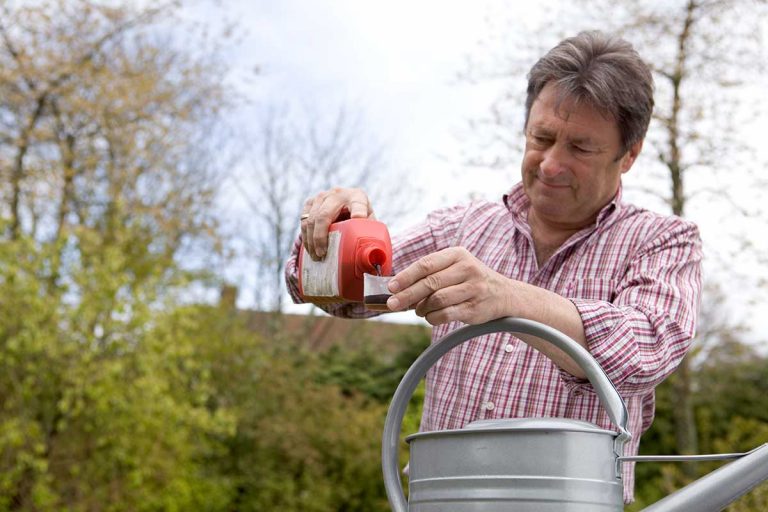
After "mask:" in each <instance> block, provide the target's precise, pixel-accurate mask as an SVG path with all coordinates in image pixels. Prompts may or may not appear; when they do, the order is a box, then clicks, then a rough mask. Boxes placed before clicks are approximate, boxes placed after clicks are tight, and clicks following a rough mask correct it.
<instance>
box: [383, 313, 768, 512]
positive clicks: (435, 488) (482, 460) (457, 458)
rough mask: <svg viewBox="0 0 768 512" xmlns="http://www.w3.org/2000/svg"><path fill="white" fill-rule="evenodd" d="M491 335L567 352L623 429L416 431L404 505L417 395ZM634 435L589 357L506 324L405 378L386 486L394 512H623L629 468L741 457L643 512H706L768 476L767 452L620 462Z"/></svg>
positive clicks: (543, 329)
mask: <svg viewBox="0 0 768 512" xmlns="http://www.w3.org/2000/svg"><path fill="white" fill-rule="evenodd" d="M493 332H510V333H515V334H529V335H533V336H536V337H538V338H540V339H543V340H545V341H547V342H549V343H551V344H553V345H555V346H556V347H558V348H560V349H561V350H563V351H564V352H565V353H566V354H568V355H569V356H570V357H571V358H572V359H573V360H574V361H575V362H576V363H577V364H578V365H579V366H580V367H581V368H582V369H583V370H584V372H585V373H586V375H587V378H588V380H589V381H590V383H591V384H592V386H593V387H594V389H595V391H596V393H597V394H598V396H599V398H600V402H601V404H602V405H603V407H604V408H605V409H606V412H607V413H608V416H609V417H610V419H611V421H612V422H613V423H614V425H615V426H616V427H617V432H614V431H612V430H605V429H601V428H599V427H597V426H596V425H593V424H591V423H587V422H584V421H578V420H571V419H566V418H520V419H506V420H481V421H476V422H473V423H470V424H469V425H467V426H466V427H465V428H463V429H458V430H442V431H435V432H422V433H418V434H414V435H411V436H409V437H408V438H407V441H408V442H409V444H410V459H409V460H410V462H409V500H408V501H406V498H405V496H404V494H403V492H402V488H401V483H400V475H399V468H398V446H399V440H400V430H401V426H402V420H403V416H404V415H405V410H406V408H407V405H408V402H409V401H410V398H411V396H412V395H413V392H414V390H415V389H416V387H417V386H418V384H419V382H420V381H421V379H422V378H423V377H424V375H425V374H426V373H427V371H428V370H429V369H430V368H431V367H432V366H433V365H434V364H435V363H436V362H437V361H438V360H439V359H440V358H441V357H442V356H443V355H444V354H445V353H447V352H448V351H449V350H451V349H452V348H454V347H456V346H457V345H459V344H461V343H464V342H465V341H468V340H470V339H472V338H475V337H477V336H481V335H484V334H489V333H493ZM629 438H630V435H629V432H628V431H627V410H626V406H625V404H624V401H623V400H622V398H621V396H620V395H619V394H618V392H617V391H616V389H615V388H614V386H613V384H612V383H611V381H610V380H609V379H608V377H607V376H606V375H605V373H604V372H603V370H602V368H600V366H599V365H598V364H597V362H596V361H595V360H594V359H593V358H592V356H591V355H590V354H589V352H588V351H587V350H585V349H584V348H583V347H582V346H580V345H579V344H578V343H576V342H575V341H573V340H572V339H570V338H568V337H567V336H565V335H564V334H562V333H561V332H559V331H557V330H555V329H552V328H550V327H548V326H546V325H543V324H540V323H538V322H533V321H530V320H523V319H517V318H503V319H500V320H494V321H492V322H488V323H486V324H482V325H476V326H467V327H464V328H462V329H459V330H457V331H454V332H453V333H451V334H449V335H448V336H446V337H445V338H443V339H442V340H440V341H439V342H437V343H435V344H433V345H432V346H430V347H429V348H428V349H427V350H426V351H425V352H424V353H423V354H422V355H421V356H419V358H418V359H417V360H416V361H415V362H414V363H413V365H412V366H411V368H410V369H409V370H408V372H406V374H405V376H404V377H403V379H402V381H401V382H400V385H399V386H398V388H397V391H396V392H395V395H394V397H393V399H392V402H391V404H390V407H389V411H388V414H387V420H386V423H385V425H384V436H383V441H382V466H383V472H384V484H385V487H386V490H387V497H388V498H389V502H390V505H391V506H392V510H393V512H438V511H440V512H502V511H503V512H508V511H515V512H603V511H604V512H608V511H621V510H623V499H622V496H623V493H622V489H623V486H622V479H621V465H622V463H623V462H624V461H629V460H681V459H682V460H690V459H692V458H693V459H701V460H706V459H722V458H734V457H741V458H740V459H739V460H737V461H736V462H733V463H731V464H729V465H727V466H724V467H722V468H720V469H718V470H717V471H714V472H712V473H710V474H709V475H707V476H706V477H704V478H702V479H700V480H698V481H697V482H694V483H693V484H691V485H689V486H687V487H685V488H683V489H681V490H680V491H678V492H677V493H675V494H672V495H670V496H669V497H667V498H664V499H663V500H661V501H659V502H657V503H656V504H654V505H652V506H651V507H649V508H647V509H645V511H646V512H671V511H684V510H685V511H697V512H710V511H718V510H722V508H724V507H725V506H726V505H727V504H728V503H730V502H731V501H733V500H735V499H736V498H738V497H739V496H741V495H742V494H744V493H746V492H748V491H749V490H750V489H752V488H753V487H754V486H756V485H757V484H759V483H760V482H762V481H764V480H766V479H768V445H763V446H762V447H760V448H758V449H756V450H753V451H752V452H750V453H749V454H746V455H745V454H730V455H715V456H694V457H639V456H638V457H623V449H624V444H625V442H626V441H627V440H628V439H629ZM742 455H744V456H742Z"/></svg>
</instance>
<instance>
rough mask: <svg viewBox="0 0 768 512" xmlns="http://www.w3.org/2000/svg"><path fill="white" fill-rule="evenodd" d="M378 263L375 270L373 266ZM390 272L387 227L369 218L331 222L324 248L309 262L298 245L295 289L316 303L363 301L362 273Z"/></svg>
mask: <svg viewBox="0 0 768 512" xmlns="http://www.w3.org/2000/svg"><path fill="white" fill-rule="evenodd" d="M377 266H378V269H377ZM379 270H380V271H381V275H382V276H388V275H391V274H392V242H391V240H390V238H389V230H387V226H386V225H385V224H383V223H381V222H379V221H376V220H372V219H348V220H343V221H340V222H334V223H333V224H331V227H330V228H329V230H328V251H327V252H326V255H325V258H323V260H321V261H313V260H312V258H310V257H309V254H307V250H306V249H304V248H302V250H301V254H300V255H299V292H300V293H301V295H302V297H303V298H304V300H306V301H307V302H313V303H316V304H327V303H333V302H363V274H376V273H377V272H378V271H379Z"/></svg>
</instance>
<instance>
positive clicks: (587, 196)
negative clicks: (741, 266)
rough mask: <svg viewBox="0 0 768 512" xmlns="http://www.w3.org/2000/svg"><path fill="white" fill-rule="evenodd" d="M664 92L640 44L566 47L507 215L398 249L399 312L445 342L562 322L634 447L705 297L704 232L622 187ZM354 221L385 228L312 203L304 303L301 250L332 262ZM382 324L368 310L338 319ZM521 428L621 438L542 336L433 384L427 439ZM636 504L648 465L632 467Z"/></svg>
mask: <svg viewBox="0 0 768 512" xmlns="http://www.w3.org/2000/svg"><path fill="white" fill-rule="evenodd" d="M652 110H653V79H652V76H651V73H650V71H649V69H648V67H647V66H646V65H645V64H644V63H643V61H642V60H641V59H640V57H639V56H638V55H637V53H636V52H635V50H634V49H633V48H632V46H631V45H630V44H629V43H627V42H626V41H623V40H621V39H619V38H616V37H612V36H608V35H605V34H602V33H600V32H585V33H581V34H579V35H577V36H576V37H573V38H569V39H566V40H564V41H562V42H561V43H560V44H558V45H557V46H556V47H554V48H553V49H552V50H550V51H549V52H548V53H547V54H546V55H545V56H544V57H542V58H541V59H540V60H539V61H538V62H537V63H536V64H535V65H534V66H533V68H532V69H531V71H530V74H529V80H528V96H527V100H526V120H525V142H526V144H525V153H524V155H523V161H522V182H521V183H519V184H517V185H516V186H515V187H513V188H512V190H511V191H510V192H509V193H508V194H507V195H505V196H504V198H503V202H501V203H491V202H484V201H479V202H475V203H472V204H470V205H468V206H466V205H465V206H456V207H453V208H447V209H442V210H438V211H435V212H432V213H431V214H429V215H428V217H427V220H426V221H425V222H424V223H422V224H420V225H417V226H415V227H414V228H412V229H410V230H409V231H407V232H406V233H404V234H402V235H400V236H396V237H394V238H393V259H394V272H395V276H394V278H393V279H392V281H391V282H390V285H389V286H390V291H391V292H393V294H394V295H393V296H392V297H391V298H390V299H389V302H388V303H387V305H388V307H389V308H390V309H391V310H393V311H400V310H404V309H407V308H415V310H416V314H417V315H419V316H423V317H424V318H425V319H426V320H427V321H428V322H429V323H431V324H432V325H434V326H435V327H434V329H433V340H438V339H440V338H441V337H443V336H444V335H445V334H446V333H448V332H450V331H452V330H454V329H456V328H458V327H460V326H461V325H462V324H476V323H482V322H486V321H488V320H492V319H495V318H500V317H503V316H514V317H522V318H527V319H531V320H536V321H539V322H542V323H544V324H547V325H550V326H552V327H554V328H556V329H558V330H560V331H562V332H563V333H565V334H567V335H568V336H570V337H571V338H573V339H574V340H575V341H577V342H578V343H580V344H581V345H582V346H584V347H585V348H586V349H587V350H589V352H590V353H591V354H592V356H593V357H594V358H595V359H596V360H597V362H598V363H599V364H600V365H601V366H602V368H603V369H604V370H605V372H606V374H607V375H608V377H609V378H610V379H611V381H612V382H613V383H614V385H615V386H616V388H617V390H618V391H619V393H620V394H621V395H622V397H623V398H624V400H625V401H626V403H627V408H628V411H629V422H628V426H629V430H630V432H631V433H632V435H633V438H632V440H631V441H630V442H629V443H628V444H627V448H626V451H627V454H635V453H637V449H638V443H639V439H640V435H641V434H642V433H643V432H644V431H645V430H646V429H647V428H648V427H649V426H650V424H651V421H652V420H653V413H654V388H655V386H657V385H658V384H659V383H660V382H661V381H662V380H663V379H664V378H665V377H667V376H668V375H669V374H670V373H671V372H672V371H673V370H674V369H675V368H676V367H677V366H678V364H679V363H680V361H681V359H682V358H683V356H684V355H685V353H686V351H687V350H688V348H689V345H690V342H691V339H692V337H693V333H694V326H695V323H696V314H697V309H698V303H699V296H700V291H701V283H700V280H701V279H700V263H701V243H700V239H699V234H698V230H697V228H696V226H694V225H693V224H691V223H689V222H686V221H684V220H682V219H680V218H676V217H666V216H661V215H658V214H655V213H651V212H648V211H645V210H642V209H640V208H637V207H635V206H632V205H629V204H626V203H624V202H623V201H622V199H621V175H622V174H623V173H625V172H627V171H629V170H630V168H631V167H632V165H633V164H634V162H635V159H636V158H637V156H638V154H639V153H640V150H641V149H642V146H643V139H644V137H645V133H646V131H647V129H648V124H649V122H650V118H651V113H652ZM342 212H349V214H350V215H351V216H352V217H373V208H372V206H371V204H370V202H369V201H368V198H367V196H366V195H365V193H364V192H363V191H361V190H356V189H333V190H330V191H328V192H323V193H321V194H319V195H317V196H316V197H313V198H310V199H308V200H307V202H306V203H305V208H304V214H303V215H302V221H301V239H300V240H297V242H296V244H295V247H294V248H295V250H294V254H293V256H292V258H291V259H290V260H289V261H288V264H287V269H286V275H287V279H288V285H289V289H290V291H291V294H292V295H293V297H294V299H295V300H300V297H299V296H298V293H297V276H296V259H297V253H298V251H299V249H300V248H301V244H302V243H303V244H304V246H305V247H306V248H307V251H308V252H309V254H310V255H311V257H312V258H314V259H320V258H322V257H323V256H324V253H325V250H326V247H327V233H328V226H329V224H330V223H331V222H332V221H334V220H335V219H336V218H337V217H338V216H339V215H340V214H341V213H342ZM326 309H327V310H328V311H329V312H330V313H332V314H335V315H340V316H347V317H362V316H370V313H369V312H365V310H364V309H363V308H362V306H361V305H355V304H340V305H334V306H329V307H326ZM507 417H569V418H576V419H581V420H585V421H589V422H592V423H595V424H597V425H599V426H601V427H604V428H613V426H612V425H611V423H610V421H609V419H608V417H607V415H606V413H605V411H604V410H603V409H602V408H601V407H600V405H599V401H598V398H597V396H596V394H595V392H594V390H593V389H592V387H591V385H589V383H588V382H587V381H586V380H585V376H584V374H583V372H582V371H581V370H580V369H579V368H578V367H577V366H576V365H575V364H574V363H573V361H571V360H570V359H569V358H568V357H567V356H566V355H565V354H563V353H562V352H560V351H559V350H557V349H555V348H553V347H552V346H551V345H549V344H546V343H543V342H541V341H540V340H537V339H535V338H526V339H525V340H524V342H522V341H520V340H519V339H517V338H515V337H512V336H511V335H508V334H493V335H488V336H484V337H482V338H478V339H476V340H473V341H470V342H468V343H465V344H463V345H461V346H460V347H459V348H457V349H456V350H453V351H451V352H450V353H449V354H448V355H446V356H444V357H443V359H442V360H441V363H440V364H439V365H438V366H436V367H435V368H434V369H433V370H432V371H431V372H430V374H429V375H428V377H427V393H426V396H425V401H424V414H423V417H422V424H421V429H422V430H436V429H452V428H461V427H462V426H464V425H465V424H467V423H469V422H470V421H474V420H477V419H484V418H507ZM624 477H625V478H624V486H625V487H624V497H625V500H626V501H631V499H632V488H633V481H634V466H632V465H631V464H625V465H624Z"/></svg>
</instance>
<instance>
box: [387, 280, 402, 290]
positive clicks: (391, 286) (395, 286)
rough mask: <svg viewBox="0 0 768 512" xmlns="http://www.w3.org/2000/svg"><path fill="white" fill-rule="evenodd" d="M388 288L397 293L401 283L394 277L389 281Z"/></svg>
mask: <svg viewBox="0 0 768 512" xmlns="http://www.w3.org/2000/svg"><path fill="white" fill-rule="evenodd" d="M387 288H389V291H391V292H392V293H397V292H399V291H400V283H398V282H397V281H395V280H394V279H392V280H390V281H389V284H388V285H387Z"/></svg>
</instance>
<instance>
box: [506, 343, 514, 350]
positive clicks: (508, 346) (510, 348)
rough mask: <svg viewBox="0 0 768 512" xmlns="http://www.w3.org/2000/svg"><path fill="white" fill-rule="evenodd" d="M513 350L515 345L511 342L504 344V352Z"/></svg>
mask: <svg viewBox="0 0 768 512" xmlns="http://www.w3.org/2000/svg"><path fill="white" fill-rule="evenodd" d="M513 350H515V347H513V346H512V344H511V343H507V344H506V345H504V352H512V351H513Z"/></svg>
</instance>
